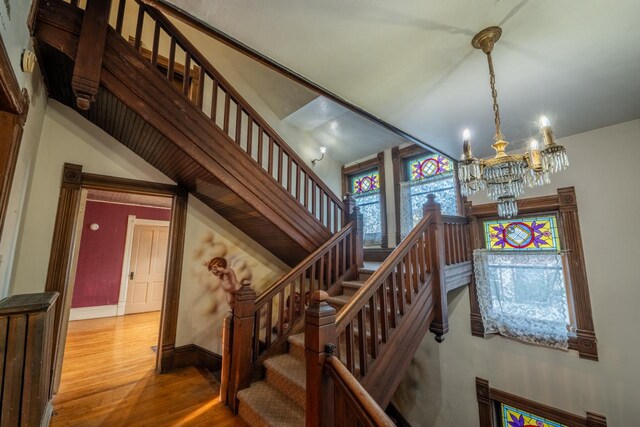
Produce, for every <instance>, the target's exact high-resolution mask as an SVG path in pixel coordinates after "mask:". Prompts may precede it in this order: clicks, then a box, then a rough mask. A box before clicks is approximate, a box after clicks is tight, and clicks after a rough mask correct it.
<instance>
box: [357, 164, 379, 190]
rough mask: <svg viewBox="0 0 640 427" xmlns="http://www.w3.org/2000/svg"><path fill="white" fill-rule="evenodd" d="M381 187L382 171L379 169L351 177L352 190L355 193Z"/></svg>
mask: <svg viewBox="0 0 640 427" xmlns="http://www.w3.org/2000/svg"><path fill="white" fill-rule="evenodd" d="M379 189H380V173H379V172H378V170H377V169H372V170H369V171H367V172H364V173H361V174H358V175H355V176H352V177H351V191H352V193H353V194H365V193H369V192H373V191H377V190H379Z"/></svg>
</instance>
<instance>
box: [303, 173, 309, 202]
mask: <svg viewBox="0 0 640 427" xmlns="http://www.w3.org/2000/svg"><path fill="white" fill-rule="evenodd" d="M304 207H305V208H307V210H308V209H309V174H308V173H306V172H305V173H304Z"/></svg>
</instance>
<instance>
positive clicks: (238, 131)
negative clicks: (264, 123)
mask: <svg viewBox="0 0 640 427" xmlns="http://www.w3.org/2000/svg"><path fill="white" fill-rule="evenodd" d="M236 144H238V145H242V106H241V105H240V103H238V104H237V106H236Z"/></svg>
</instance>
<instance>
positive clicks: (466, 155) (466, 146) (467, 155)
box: [462, 129, 473, 160]
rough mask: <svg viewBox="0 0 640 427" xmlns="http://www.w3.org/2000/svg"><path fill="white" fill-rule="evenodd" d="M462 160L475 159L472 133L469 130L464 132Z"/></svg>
mask: <svg viewBox="0 0 640 427" xmlns="http://www.w3.org/2000/svg"><path fill="white" fill-rule="evenodd" d="M462 141H463V144H462V160H469V159H472V158H473V154H472V153H471V132H470V131H469V129H465V130H464V132H462Z"/></svg>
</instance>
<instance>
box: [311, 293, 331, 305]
mask: <svg viewBox="0 0 640 427" xmlns="http://www.w3.org/2000/svg"><path fill="white" fill-rule="evenodd" d="M327 299H329V294H328V293H326V292H325V291H315V292H314V293H313V295H311V303H316V304H320V303H322V302H326V301H327Z"/></svg>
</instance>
